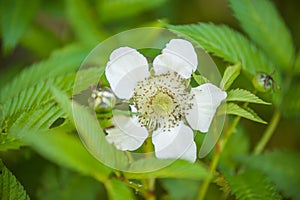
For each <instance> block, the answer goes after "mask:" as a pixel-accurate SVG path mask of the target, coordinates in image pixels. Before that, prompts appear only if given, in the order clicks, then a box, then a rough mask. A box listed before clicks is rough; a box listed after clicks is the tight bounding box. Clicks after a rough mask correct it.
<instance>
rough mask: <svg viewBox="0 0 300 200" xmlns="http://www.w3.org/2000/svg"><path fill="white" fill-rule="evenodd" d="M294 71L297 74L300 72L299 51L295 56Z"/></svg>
mask: <svg viewBox="0 0 300 200" xmlns="http://www.w3.org/2000/svg"><path fill="white" fill-rule="evenodd" d="M294 72H295V73H296V74H298V75H299V74H300V52H298V54H297V56H296V61H295V68H294Z"/></svg>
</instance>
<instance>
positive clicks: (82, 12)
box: [65, 0, 106, 45]
mask: <svg viewBox="0 0 300 200" xmlns="http://www.w3.org/2000/svg"><path fill="white" fill-rule="evenodd" d="M65 1H66V11H67V16H68V19H69V22H70V24H71V26H72V28H73V29H74V32H75V33H76V36H77V38H78V39H79V40H80V41H81V42H83V43H87V44H91V45H97V44H98V43H99V42H100V41H101V40H103V39H104V38H105V37H106V36H105V34H104V33H103V32H102V31H101V29H100V26H99V25H98V24H97V16H96V13H93V12H92V11H93V10H92V6H91V5H89V2H88V1H84V0H65Z"/></svg>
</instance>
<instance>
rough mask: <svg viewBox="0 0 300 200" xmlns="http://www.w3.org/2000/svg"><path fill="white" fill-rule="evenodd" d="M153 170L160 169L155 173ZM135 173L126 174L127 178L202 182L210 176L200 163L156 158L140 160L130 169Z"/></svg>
mask: <svg viewBox="0 0 300 200" xmlns="http://www.w3.org/2000/svg"><path fill="white" fill-rule="evenodd" d="M153 169H158V170H156V171H153ZM129 171H133V173H125V175H126V177H127V178H133V179H136V178H186V179H196V180H201V179H204V178H206V177H208V176H209V175H210V173H209V171H208V170H207V169H206V168H205V167H204V166H203V165H201V164H199V163H190V162H188V161H185V160H176V161H174V162H172V161H171V160H161V159H156V158H150V159H142V160H138V161H136V162H134V163H132V165H131V166H130V168H129Z"/></svg>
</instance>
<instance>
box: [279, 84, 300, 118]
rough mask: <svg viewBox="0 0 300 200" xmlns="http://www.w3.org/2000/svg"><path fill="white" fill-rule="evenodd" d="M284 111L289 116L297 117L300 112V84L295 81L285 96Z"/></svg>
mask: <svg viewBox="0 0 300 200" xmlns="http://www.w3.org/2000/svg"><path fill="white" fill-rule="evenodd" d="M284 100H285V102H287V103H285V104H283V105H282V113H283V115H285V116H287V117H297V116H299V113H300V85H299V84H297V83H295V82H293V83H292V84H291V86H290V87H289V90H288V92H287V93H286V95H285V96H284Z"/></svg>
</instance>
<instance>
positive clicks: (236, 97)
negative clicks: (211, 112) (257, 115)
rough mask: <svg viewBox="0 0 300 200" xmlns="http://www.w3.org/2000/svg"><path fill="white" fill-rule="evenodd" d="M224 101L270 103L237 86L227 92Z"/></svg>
mask: <svg viewBox="0 0 300 200" xmlns="http://www.w3.org/2000/svg"><path fill="white" fill-rule="evenodd" d="M226 101H241V102H249V103H257V104H265V105H270V103H268V102H265V101H263V100H261V99H260V98H258V97H257V96H255V95H254V94H252V93H251V92H249V91H248V90H244V89H239V88H238V89H234V90H230V91H229V92H228V93H227V98H226Z"/></svg>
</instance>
